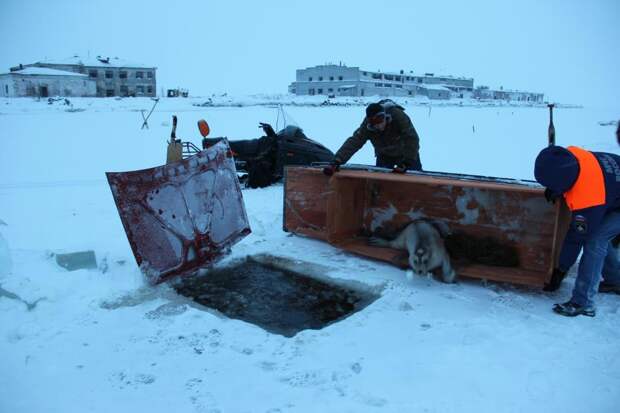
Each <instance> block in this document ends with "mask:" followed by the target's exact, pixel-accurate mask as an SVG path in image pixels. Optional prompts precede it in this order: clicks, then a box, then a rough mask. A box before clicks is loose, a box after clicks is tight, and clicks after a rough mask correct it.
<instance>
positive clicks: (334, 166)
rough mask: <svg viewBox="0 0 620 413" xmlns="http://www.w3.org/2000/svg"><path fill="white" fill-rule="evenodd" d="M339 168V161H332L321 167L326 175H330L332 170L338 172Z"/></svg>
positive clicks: (332, 172)
mask: <svg viewBox="0 0 620 413" xmlns="http://www.w3.org/2000/svg"><path fill="white" fill-rule="evenodd" d="M339 170H340V162H339V161H334V162H332V163H330V164H329V165H328V166H326V167H325V168H323V173H324V174H325V175H327V176H332V175H333V174H334V172H338V171H339Z"/></svg>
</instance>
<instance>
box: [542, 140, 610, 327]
mask: <svg viewBox="0 0 620 413" xmlns="http://www.w3.org/2000/svg"><path fill="white" fill-rule="evenodd" d="M534 176H535V177H536V180H537V181H538V182H539V183H540V184H541V185H543V186H544V187H545V188H546V189H545V197H547V199H548V200H549V201H554V200H555V199H558V198H560V197H563V198H564V200H565V202H566V205H567V206H568V208H569V209H570V210H571V213H572V217H571V223H570V228H569V230H568V233H567V234H566V238H565V239H564V244H563V246H562V251H561V253H560V260H559V263H558V268H556V269H555V270H554V271H553V276H552V279H551V282H550V283H549V284H547V285H546V286H545V290H546V291H555V290H557V289H558V288H559V286H560V284H561V282H562V280H563V279H564V276H565V275H566V272H567V271H568V270H569V269H570V267H571V266H572V265H573V264H574V263H575V261H576V260H577V256H578V255H579V252H580V251H581V250H582V249H583V255H582V257H581V262H580V263H579V269H578V273H577V279H576V281H575V286H574V288H573V294H572V297H571V299H570V300H569V301H568V302H566V303H563V304H556V305H555V306H554V307H553V310H554V311H555V312H556V313H559V314H562V315H565V316H577V315H580V314H581V315H586V316H590V317H594V315H595V308H594V296H595V295H596V292H597V291H599V284H601V285H600V291H601V292H603V291H604V292H608V291H609V292H620V260H619V259H618V252H617V251H616V249H615V248H613V247H611V245H610V244H611V240H612V239H613V238H614V237H615V236H616V235H618V234H620V156H617V155H614V154H611V153H604V152H589V151H586V150H584V149H581V148H578V147H575V146H569V147H568V148H563V147H561V146H550V147H548V148H545V149H543V150H542V151H541V152H540V153H539V154H538V157H537V158H536V165H535V168H534ZM601 278H603V279H604V281H603V282H601Z"/></svg>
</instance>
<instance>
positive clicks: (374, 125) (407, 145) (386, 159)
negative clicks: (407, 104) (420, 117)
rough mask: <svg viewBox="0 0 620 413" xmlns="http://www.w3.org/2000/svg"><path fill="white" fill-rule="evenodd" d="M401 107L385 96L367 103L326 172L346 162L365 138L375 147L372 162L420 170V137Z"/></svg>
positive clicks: (397, 167) (400, 169)
mask: <svg viewBox="0 0 620 413" xmlns="http://www.w3.org/2000/svg"><path fill="white" fill-rule="evenodd" d="M404 111H405V109H404V108H403V107H402V106H399V105H397V104H396V103H394V102H393V101H391V100H389V99H386V100H383V101H380V102H378V103H371V104H370V105H368V107H367V108H366V117H365V118H364V121H363V122H362V124H361V125H360V127H359V128H357V130H356V131H355V132H354V133H353V136H351V137H350V138H349V139H347V140H346V141H345V142H344V143H343V144H342V146H341V147H340V149H339V150H338V152H336V156H335V165H334V166H333V167H332V170H331V171H325V172H326V174H327V175H331V174H330V173H329V172H331V173H333V172H334V171H336V170H337V168H338V166H339V165H340V164H343V163H346V162H347V161H348V160H349V159H350V158H351V157H352V156H353V155H354V154H355V152H357V151H358V150H359V149H361V147H362V146H364V144H365V143H366V141H368V140H370V142H371V143H372V145H373V146H374V148H375V156H376V158H377V162H376V166H379V167H383V168H392V169H393V170H394V171H395V172H405V171H406V170H408V169H410V170H417V171H420V170H422V164H421V162H420V155H419V152H418V151H419V149H420V144H419V141H420V138H419V137H418V133H417V132H416V130H415V128H414V127H413V124H412V123H411V119H409V116H407V115H406V114H405V112H404ZM326 169H329V168H326Z"/></svg>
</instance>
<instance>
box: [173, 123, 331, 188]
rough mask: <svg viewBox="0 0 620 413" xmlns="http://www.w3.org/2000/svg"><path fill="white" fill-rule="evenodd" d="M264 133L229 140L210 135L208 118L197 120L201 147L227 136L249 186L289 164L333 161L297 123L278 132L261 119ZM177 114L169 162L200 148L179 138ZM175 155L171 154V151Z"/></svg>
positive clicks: (278, 175) (273, 178)
mask: <svg viewBox="0 0 620 413" xmlns="http://www.w3.org/2000/svg"><path fill="white" fill-rule="evenodd" d="M259 127H260V128H261V129H262V130H263V132H264V134H265V135H264V136H262V137H260V138H257V139H242V140H228V139H227V138H226V137H215V138H207V136H208V135H209V132H210V128H209V125H208V123H207V122H206V121H205V120H200V121H198V129H199V131H200V134H201V135H202V137H203V138H202V150H204V149H208V148H210V147H211V146H213V145H215V144H216V143H218V142H220V141H221V140H224V139H226V140H227V141H228V144H229V145H230V149H231V150H232V152H233V157H234V160H235V167H236V168H237V172H238V175H239V180H240V181H241V182H242V183H245V185H246V187H250V188H264V187H266V186H269V185H271V184H273V183H275V182H278V181H279V180H281V179H282V177H283V176H284V167H285V166H287V165H312V164H313V163H325V162H332V161H333V159H334V153H333V152H332V151H330V150H329V149H327V148H326V147H325V146H323V145H321V144H320V143H318V142H316V141H314V140H312V139H310V138H308V137H307V136H306V135H305V134H304V133H303V130H302V129H301V128H299V127H297V126H292V125H289V126H286V127H285V128H284V129H282V130H280V131H279V132H277V133H276V132H275V130H274V129H273V127H272V126H271V125H270V124H268V123H259ZM175 131H176V116H173V126H172V133H171V139H170V142H169V143H168V154H169V156H168V163H170V162H173V161H177V160H180V159H183V158H186V157H188V156H191V155H194V154H195V153H197V152H199V151H200V150H201V149H199V148H198V147H197V146H196V145H194V144H193V143H191V142H183V141H181V140H180V139H177V138H176V135H175ZM171 152H172V153H173V154H174V155H173V156H172V157H171V156H170V153H171Z"/></svg>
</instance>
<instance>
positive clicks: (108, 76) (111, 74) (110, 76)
mask: <svg viewBox="0 0 620 413" xmlns="http://www.w3.org/2000/svg"><path fill="white" fill-rule="evenodd" d="M105 78H106V79H113V78H114V72H113V71H111V70H106V71H105Z"/></svg>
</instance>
